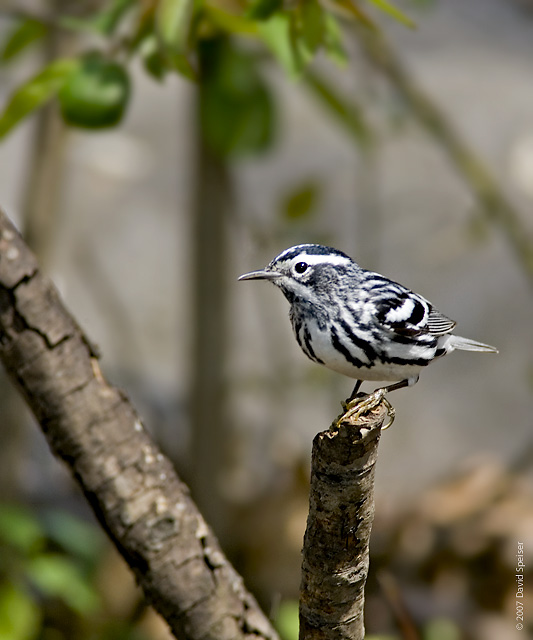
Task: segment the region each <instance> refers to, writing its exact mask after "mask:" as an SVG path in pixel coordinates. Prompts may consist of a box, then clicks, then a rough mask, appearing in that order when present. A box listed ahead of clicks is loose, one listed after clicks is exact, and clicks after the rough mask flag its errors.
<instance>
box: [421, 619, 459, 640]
mask: <svg viewBox="0 0 533 640" xmlns="http://www.w3.org/2000/svg"><path fill="white" fill-rule="evenodd" d="M461 635H462V634H461V631H460V630H459V628H458V627H457V625H456V624H455V622H453V621H452V620H448V619H447V618H435V619H434V620H431V621H430V622H429V623H428V624H427V625H426V626H425V627H424V640H460V638H461Z"/></svg>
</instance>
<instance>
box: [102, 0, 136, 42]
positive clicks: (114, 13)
mask: <svg viewBox="0 0 533 640" xmlns="http://www.w3.org/2000/svg"><path fill="white" fill-rule="evenodd" d="M134 4H135V0H114V2H111V3H110V4H109V7H107V8H106V9H104V10H103V11H101V12H100V13H98V14H96V16H94V18H93V20H92V23H93V25H94V28H95V29H96V30H97V31H99V32H100V33H102V34H104V35H106V36H110V35H112V34H113V33H114V32H115V29H116V28H117V26H118V25H119V23H120V21H121V20H122V18H123V16H124V15H125V14H126V12H127V11H128V10H129V9H130V8H132V7H133V5H134Z"/></svg>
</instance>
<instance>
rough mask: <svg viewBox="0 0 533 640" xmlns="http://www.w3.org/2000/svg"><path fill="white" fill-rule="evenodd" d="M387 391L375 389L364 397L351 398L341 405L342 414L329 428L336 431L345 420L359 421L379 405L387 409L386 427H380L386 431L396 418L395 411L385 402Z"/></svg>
mask: <svg viewBox="0 0 533 640" xmlns="http://www.w3.org/2000/svg"><path fill="white" fill-rule="evenodd" d="M386 393H387V389H376V390H375V391H373V392H372V393H369V394H368V395H365V396H363V397H358V398H353V399H352V400H349V401H348V402H343V403H342V408H343V411H344V413H342V414H341V415H340V416H339V417H338V418H337V419H336V420H335V421H334V422H333V424H332V425H331V428H332V429H334V430H336V429H338V428H339V427H340V425H341V423H342V422H345V421H346V420H351V421H352V422H356V421H357V420H359V418H360V417H361V416H364V415H366V414H367V413H370V412H371V411H373V410H374V409H376V408H377V407H378V406H379V405H380V404H381V403H383V404H384V405H385V408H386V409H387V415H388V418H389V420H388V422H387V424H386V425H384V426H383V427H381V430H382V431H383V430H385V429H388V428H389V427H390V426H391V425H392V423H393V422H394V418H395V417H396V411H395V409H394V407H393V406H392V405H391V403H390V402H389V401H388V400H387V397H386Z"/></svg>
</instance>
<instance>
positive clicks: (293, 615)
mask: <svg viewBox="0 0 533 640" xmlns="http://www.w3.org/2000/svg"><path fill="white" fill-rule="evenodd" d="M274 625H275V627H276V629H277V630H278V632H279V635H280V636H281V638H282V640H298V629H299V619H298V602H296V600H286V601H284V602H282V603H281V604H280V606H279V609H278V611H277V615H276V617H275V619H274Z"/></svg>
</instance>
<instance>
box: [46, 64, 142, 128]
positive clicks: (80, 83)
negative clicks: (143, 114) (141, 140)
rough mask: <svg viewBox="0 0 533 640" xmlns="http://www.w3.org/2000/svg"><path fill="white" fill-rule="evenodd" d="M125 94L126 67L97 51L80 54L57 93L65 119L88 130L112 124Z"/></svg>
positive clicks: (125, 101) (127, 87) (118, 116)
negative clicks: (75, 65) (77, 63)
mask: <svg viewBox="0 0 533 640" xmlns="http://www.w3.org/2000/svg"><path fill="white" fill-rule="evenodd" d="M129 97H130V79H129V76H128V74H127V72H126V69H125V68H124V67H123V66H122V65H120V64H118V63H117V62H113V61H111V60H109V59H107V58H105V57H104V56H103V55H102V54H100V53H90V54H88V55H86V56H85V57H83V58H82V59H81V61H80V66H79V67H78V69H77V70H76V71H74V72H73V73H72V75H71V76H70V77H69V79H68V80H67V82H66V83H65V84H64V86H63V88H62V89H61V91H60V92H59V94H58V98H59V103H60V105H61V114H62V116H63V119H64V120H65V122H67V123H68V124H70V125H73V126H76V127H84V128H88V129H102V128H106V127H113V126H115V125H116V124H117V123H118V122H120V120H121V119H122V116H123V115H124V112H125V110H126V106H127V104H128V101H129Z"/></svg>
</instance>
